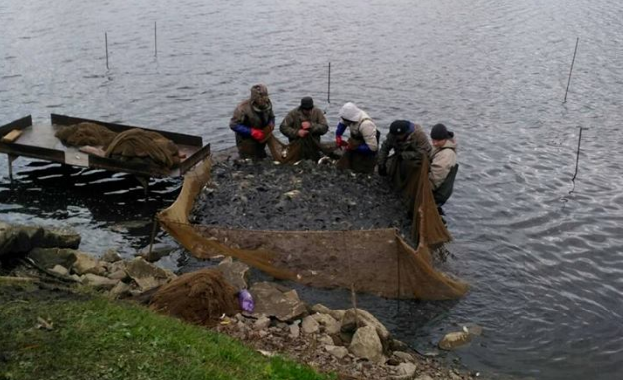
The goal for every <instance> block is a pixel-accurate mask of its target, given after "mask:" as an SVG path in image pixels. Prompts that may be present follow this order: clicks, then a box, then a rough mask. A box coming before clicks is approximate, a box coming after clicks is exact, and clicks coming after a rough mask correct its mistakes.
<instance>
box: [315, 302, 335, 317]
mask: <svg viewBox="0 0 623 380" xmlns="http://www.w3.org/2000/svg"><path fill="white" fill-rule="evenodd" d="M311 309H312V311H313V312H315V313H320V314H330V313H331V309H329V308H328V307H326V306H325V305H323V304H321V303H317V304H315V305H314V306H312V308H311Z"/></svg>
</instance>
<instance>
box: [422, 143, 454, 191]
mask: <svg viewBox="0 0 623 380" xmlns="http://www.w3.org/2000/svg"><path fill="white" fill-rule="evenodd" d="M456 147H457V144H456V141H455V140H454V139H448V140H446V142H445V143H444V144H443V146H441V147H439V148H434V149H433V153H432V154H431V164H430V173H429V175H428V178H429V179H430V182H431V185H432V190H433V192H435V191H436V190H438V189H439V187H441V185H442V184H443V183H444V181H445V180H446V178H447V177H448V174H450V171H451V170H452V169H453V168H454V167H455V166H456V165H458V164H457V159H456Z"/></svg>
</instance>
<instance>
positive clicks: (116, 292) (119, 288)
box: [110, 281, 131, 297]
mask: <svg viewBox="0 0 623 380" xmlns="http://www.w3.org/2000/svg"><path fill="white" fill-rule="evenodd" d="M130 289H131V288H130V285H128V284H126V283H125V282H122V281H119V282H118V283H117V285H115V287H114V288H112V289H111V290H110V294H111V295H113V296H115V297H124V296H127V295H128V294H130Z"/></svg>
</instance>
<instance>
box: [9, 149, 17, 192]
mask: <svg viewBox="0 0 623 380" xmlns="http://www.w3.org/2000/svg"><path fill="white" fill-rule="evenodd" d="M7 157H8V158H9V181H10V182H11V185H13V161H15V160H17V156H15V155H13V154H7Z"/></svg>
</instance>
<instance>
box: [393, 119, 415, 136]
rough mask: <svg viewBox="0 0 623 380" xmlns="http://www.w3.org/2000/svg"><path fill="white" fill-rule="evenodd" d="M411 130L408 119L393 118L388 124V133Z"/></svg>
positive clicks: (398, 133)
mask: <svg viewBox="0 0 623 380" xmlns="http://www.w3.org/2000/svg"><path fill="white" fill-rule="evenodd" d="M409 132H411V122H410V121H409V120H395V121H394V122H393V123H391V124H390V126H389V133H391V134H392V135H402V134H403V133H409Z"/></svg>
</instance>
